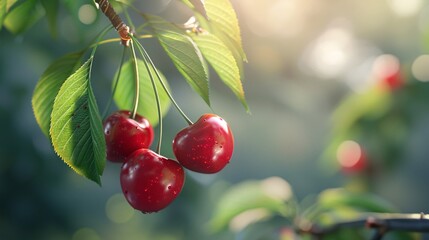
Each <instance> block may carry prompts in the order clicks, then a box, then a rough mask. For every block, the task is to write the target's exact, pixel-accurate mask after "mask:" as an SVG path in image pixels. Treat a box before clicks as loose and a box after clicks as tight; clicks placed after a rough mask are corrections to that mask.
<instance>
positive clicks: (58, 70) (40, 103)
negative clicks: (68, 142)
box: [31, 52, 82, 138]
mask: <svg viewBox="0 0 429 240" xmlns="http://www.w3.org/2000/svg"><path fill="white" fill-rule="evenodd" d="M81 57H82V52H78V53H71V54H68V55H65V56H63V57H61V58H59V59H57V60H56V61H54V62H53V63H52V64H51V65H50V66H49V67H48V68H47V69H46V70H45V72H44V73H43V74H42V76H41V77H40V79H39V81H38V83H37V85H36V87H35V89H34V93H33V97H32V99H31V103H32V106H33V111H34V116H35V117H36V121H37V123H38V124H39V127H40V129H41V130H42V132H43V133H44V134H45V135H46V136H47V137H48V138H49V129H50V125H51V113H52V108H53V106H54V100H55V97H56V96H57V94H58V92H59V91H60V88H61V86H62V85H63V83H64V82H65V81H66V79H67V78H68V77H69V76H70V75H71V74H72V73H73V71H74V70H75V69H76V67H77V66H78V65H79V64H80V59H81Z"/></svg>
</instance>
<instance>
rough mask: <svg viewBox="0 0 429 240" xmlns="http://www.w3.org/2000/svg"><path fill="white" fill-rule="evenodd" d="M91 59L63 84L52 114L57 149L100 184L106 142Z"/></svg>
mask: <svg viewBox="0 0 429 240" xmlns="http://www.w3.org/2000/svg"><path fill="white" fill-rule="evenodd" d="M92 60H93V59H92V58H90V59H89V60H88V61H87V62H86V63H85V64H83V65H82V66H81V67H80V68H79V69H78V70H77V71H76V72H74V73H73V74H72V75H71V76H70V77H69V78H68V79H67V80H66V81H65V82H64V84H63V85H62V86H61V89H60V91H59V92H58V95H57V97H56V98H55V102H54V107H53V110H52V114H51V129H50V134H51V139H52V145H53V146H54V150H55V152H56V153H57V154H58V156H60V157H61V158H62V159H63V160H64V162H65V163H67V165H69V166H70V167H71V168H72V169H73V170H74V171H75V172H76V173H78V174H80V175H82V176H85V177H87V178H88V179H90V180H92V181H94V182H96V183H98V184H99V185H101V180H100V176H101V175H102V174H103V170H104V166H105V164H106V143H105V140H104V133H103V126H102V121H101V117H100V115H99V110H98V106H97V103H96V101H95V97H94V93H93V91H92V87H91V83H90V81H89V79H90V72H91V66H92Z"/></svg>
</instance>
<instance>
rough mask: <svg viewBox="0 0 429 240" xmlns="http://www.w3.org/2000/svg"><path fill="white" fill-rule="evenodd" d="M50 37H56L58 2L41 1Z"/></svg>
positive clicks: (52, 0) (51, 0) (50, 0)
mask: <svg viewBox="0 0 429 240" xmlns="http://www.w3.org/2000/svg"><path fill="white" fill-rule="evenodd" d="M41 2H42V5H43V8H44V9H45V12H46V18H47V20H48V23H49V30H50V32H51V35H52V36H54V37H55V36H56V35H57V17H58V6H59V1H58V0H41Z"/></svg>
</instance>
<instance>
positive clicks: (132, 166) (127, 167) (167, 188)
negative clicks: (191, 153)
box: [120, 148, 185, 213]
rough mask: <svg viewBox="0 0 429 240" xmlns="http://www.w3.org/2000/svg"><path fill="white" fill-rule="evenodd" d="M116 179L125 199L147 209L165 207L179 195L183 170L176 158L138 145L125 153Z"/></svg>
mask: <svg viewBox="0 0 429 240" xmlns="http://www.w3.org/2000/svg"><path fill="white" fill-rule="evenodd" d="M120 180H121V187H122V192H123V193H124V195H125V198H126V199H127V201H128V203H129V204H130V205H131V206H132V207H133V208H135V209H137V210H140V211H142V212H144V213H151V212H157V211H159V210H161V209H163V208H165V207H167V206H168V205H169V204H170V203H171V202H172V201H173V200H174V199H175V198H176V197H177V196H178V195H179V193H180V191H181V190H182V187H183V184H184V182H185V172H184V170H183V167H182V166H181V165H180V164H179V163H178V162H176V161H174V160H171V159H168V158H166V157H163V156H161V155H158V154H157V153H155V152H153V151H151V150H150V149H144V148H142V149H138V150H136V151H135V152H133V153H132V154H131V155H130V156H129V157H128V160H127V161H126V162H125V163H124V165H123V166H122V169H121V176H120Z"/></svg>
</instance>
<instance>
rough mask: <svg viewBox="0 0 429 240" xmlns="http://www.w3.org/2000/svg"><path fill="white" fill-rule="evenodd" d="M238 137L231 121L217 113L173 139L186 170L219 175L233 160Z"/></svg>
mask: <svg viewBox="0 0 429 240" xmlns="http://www.w3.org/2000/svg"><path fill="white" fill-rule="evenodd" d="M233 150H234V138H233V135H232V132H231V129H230V128H229V126H228V124H227V122H226V121H225V120H223V119H222V118H220V117H219V116H217V115H215V114H204V115H202V116H201V117H200V118H199V119H198V121H197V122H195V123H194V124H192V125H190V126H188V127H186V128H184V129H182V130H181V131H180V132H179V133H177V135H176V137H175V138H174V140H173V152H174V155H175V156H176V158H177V161H179V162H180V163H181V164H182V165H183V166H184V167H185V168H187V169H189V170H192V171H195V172H200V173H216V172H219V171H220V170H222V169H223V168H224V167H225V166H226V164H228V163H229V160H230V159H231V156H232V152H233Z"/></svg>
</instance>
